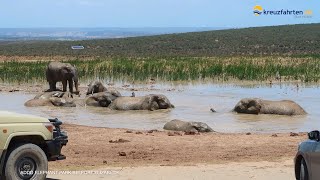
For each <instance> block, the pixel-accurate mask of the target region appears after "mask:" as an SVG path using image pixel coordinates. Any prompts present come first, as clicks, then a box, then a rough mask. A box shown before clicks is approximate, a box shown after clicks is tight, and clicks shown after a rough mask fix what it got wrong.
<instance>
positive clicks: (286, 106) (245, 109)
mask: <svg viewBox="0 0 320 180" xmlns="http://www.w3.org/2000/svg"><path fill="white" fill-rule="evenodd" d="M233 110H234V111H235V112H237V113H245V114H278V115H289V116H292V115H304V114H307V113H306V112H305V110H304V109H303V108H302V107H301V106H299V105H298V104H297V103H295V102H294V101H291V100H281V101H269V100H263V99H259V98H245V99H241V100H240V101H239V102H238V103H237V105H236V106H235V107H234V109H233Z"/></svg>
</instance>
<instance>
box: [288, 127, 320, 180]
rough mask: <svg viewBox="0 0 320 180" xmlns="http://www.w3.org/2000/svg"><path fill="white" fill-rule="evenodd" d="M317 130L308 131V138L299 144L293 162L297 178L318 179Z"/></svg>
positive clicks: (319, 140)
mask: <svg viewBox="0 0 320 180" xmlns="http://www.w3.org/2000/svg"><path fill="white" fill-rule="evenodd" d="M319 134H320V133H319V131H311V132H309V133H308V137H309V139H308V140H306V141H303V142H301V143H300V144H299V147H298V152H297V155H296V157H295V159H294V162H295V175H296V179H297V180H318V179H320V135H319Z"/></svg>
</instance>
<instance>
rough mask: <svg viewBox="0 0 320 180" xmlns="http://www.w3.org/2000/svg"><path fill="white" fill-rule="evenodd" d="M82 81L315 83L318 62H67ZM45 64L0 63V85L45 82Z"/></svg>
mask: <svg viewBox="0 0 320 180" xmlns="http://www.w3.org/2000/svg"><path fill="white" fill-rule="evenodd" d="M66 62H68V63H71V64H74V65H75V66H76V67H77V69H78V72H79V76H80V78H83V79H93V78H100V79H109V80H133V81H143V80H147V79H150V78H154V79H159V80H164V81H178V80H179V81H181V80H182V81H183V80H185V81H187V80H201V79H207V78H213V79H216V80H221V81H222V80H223V81H226V80H228V79H238V80H258V81H265V80H273V79H275V77H276V74H278V73H279V74H280V75H281V77H282V79H283V80H301V81H304V82H317V81H319V79H320V59H319V58H317V57H231V58H230V57H201V58H196V57H192V58H191V57H171V58H109V59H108V58H103V59H95V60H90V61H83V60H81V61H80V60H69V61H66ZM47 64H48V62H44V61H37V62H28V61H24V62H20V61H8V62H1V63H0V78H1V80H2V81H3V82H30V81H44V80H45V69H46V65H47Z"/></svg>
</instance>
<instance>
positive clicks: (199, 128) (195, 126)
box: [163, 119, 214, 132]
mask: <svg viewBox="0 0 320 180" xmlns="http://www.w3.org/2000/svg"><path fill="white" fill-rule="evenodd" d="M163 129H165V130H171V131H184V132H214V131H213V129H212V128H211V127H209V126H208V125H207V124H206V123H202V122H186V121H181V120H177V119H174V120H172V121H170V122H167V123H166V124H165V125H164V127H163Z"/></svg>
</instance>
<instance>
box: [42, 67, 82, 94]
mask: <svg viewBox="0 0 320 180" xmlns="http://www.w3.org/2000/svg"><path fill="white" fill-rule="evenodd" d="M46 78H47V81H48V82H49V86H50V88H49V91H56V90H57V88H56V83H57V82H62V86H63V89H62V91H63V92H66V91H67V84H68V83H69V91H70V93H76V94H78V93H79V90H78V88H79V82H78V74H77V68H76V67H75V66H72V65H71V64H69V63H61V62H50V63H49V64H48V67H47V70H46ZM73 83H74V84H73ZM73 85H74V86H75V89H76V91H75V92H73Z"/></svg>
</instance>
